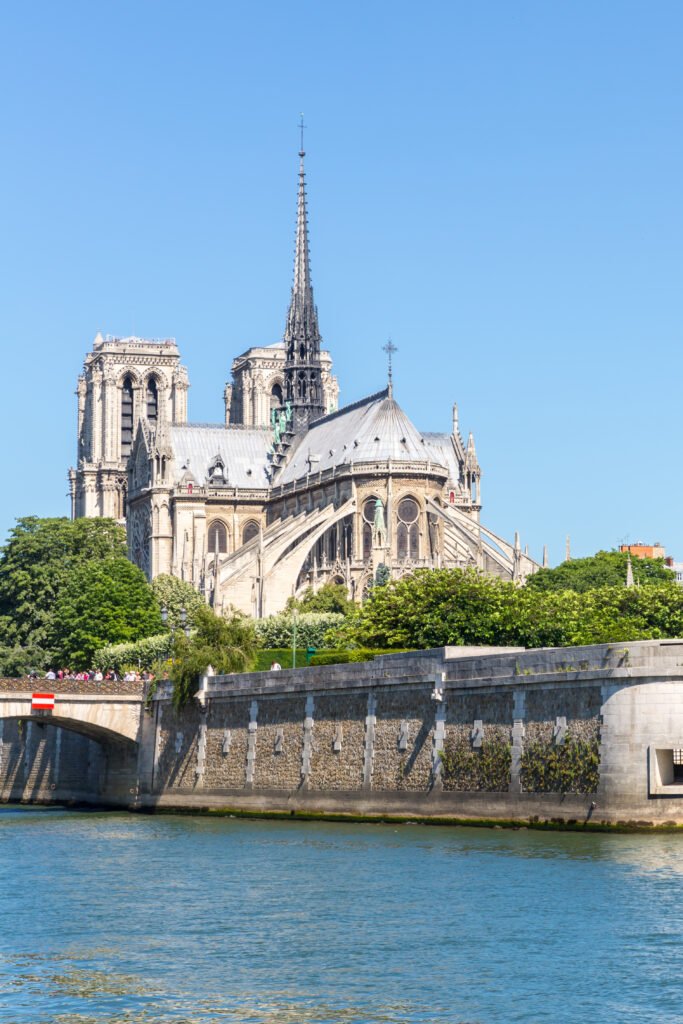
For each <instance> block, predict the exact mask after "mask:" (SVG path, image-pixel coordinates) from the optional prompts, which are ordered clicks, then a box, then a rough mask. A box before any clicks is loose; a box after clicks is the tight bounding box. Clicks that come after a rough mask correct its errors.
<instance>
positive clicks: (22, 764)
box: [0, 641, 683, 824]
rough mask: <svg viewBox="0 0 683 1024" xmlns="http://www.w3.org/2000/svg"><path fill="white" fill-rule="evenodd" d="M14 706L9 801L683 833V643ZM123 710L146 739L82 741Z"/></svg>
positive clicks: (441, 661)
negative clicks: (625, 825)
mask: <svg viewBox="0 0 683 1024" xmlns="http://www.w3.org/2000/svg"><path fill="white" fill-rule="evenodd" d="M16 685H17V684H16V683H15V684H14V687H15V690H16ZM15 696H16V694H15V693H13V692H12V690H11V688H10V687H6V689H5V694H4V696H3V695H0V707H4V709H5V710H4V714H5V716H6V717H5V718H4V719H2V720H0V725H1V727H2V744H1V746H0V798H2V799H5V800H6V799H45V798H51V799H57V798H58V796H59V794H63V793H66V792H68V793H70V794H71V798H73V799H83V798H84V797H85V798H89V799H91V800H92V802H105V801H109V802H110V803H118V804H119V805H121V804H123V805H126V806H132V807H135V808H151V809H153V808H156V807H159V808H169V809H174V808H176V809H189V810H201V809H205V808H215V809H220V810H230V809H234V810H247V811H256V812H260V811H276V812H283V813H291V812H293V813H297V812H313V813H335V814H364V815H393V814H395V815H401V816H404V817H406V816H408V817H423V818H426V817H430V816H431V817H447V818H458V819H477V818H480V819H481V818H485V819H496V818H498V819H500V818H507V819H514V820H530V819H538V818H540V819H554V820H557V821H564V822H567V821H578V822H585V821H588V820H591V821H593V822H613V821H619V820H629V821H633V820H635V821H639V822H644V823H661V822H667V821H674V822H680V823H682V824H683V641H681V642H678V641H647V642H642V643H636V644H629V645H626V646H623V645H600V646H596V647H586V648H581V649H577V650H543V651H518V650H512V651H509V650H508V651H506V650H495V649H493V650H491V649H489V650H486V649H477V650H467V649H457V648H455V649H454V648H443V649H439V650H435V651H423V652H416V653H413V654H405V655H394V656H390V657H381V658H377V659H376V660H375V661H374V662H372V663H368V664H349V665H336V666H335V665H333V666H317V667H312V668H306V669H298V670H292V671H281V672H274V673H273V672H257V673H251V674H245V675H234V676H225V677H214V678H211V679H206V680H203V681H202V685H201V687H200V690H199V691H198V693H197V696H196V697H195V698H194V699H193V701H192V702H191V704H190V705H189V706H188V707H187V708H185V709H184V710H183V711H182V712H181V713H177V712H176V711H175V710H174V709H173V705H172V700H171V697H172V694H171V688H170V685H168V684H164V683H161V684H159V686H158V689H157V691H156V693H155V694H154V696H153V699H152V700H151V702H150V706H149V707H148V708H147V710H145V711H144V712H143V711H141V708H142V697H141V698H140V700H139V702H138V703H137V704H136V705H135V707H136V708H137V711H135V708H134V707H133V704H131V703H130V697H128V698H124V697H122V698H121V701H125V700H126V699H127V700H128V701H129V705H126V706H125V707H124V706H123V705H122V709H119V711H117V712H116V715H114V710H115V709H116V708H117V707H118V704H119V703H120V702H118V701H117V698H116V695H112V694H109V695H106V696H105V695H103V696H102V698H101V701H95V702H94V703H93V702H90V701H88V700H87V698H85V697H80V698H78V700H77V699H76V697H73V698H70V697H69V696H68V695H67V694H64V696H63V697H62V698H61V702H60V700H59V699H58V706H57V707H56V709H55V712H56V713H55V718H54V719H53V720H52V721H47V720H45V721H41V720H39V719H34V718H33V716H30V717H27V718H26V719H25V720H23V721H22V718H21V716H22V715H23V714H24V712H23V711H21V712H19V711H17V709H19V708H25V707H26V706H27V702H26V700H25V699H24V700H23V703H22V702H21V701H20V700H19V699H18V698H17V700H15V699H14V697H15ZM19 696H21V694H20V695H19ZM79 701H80V703H79ZM3 702H4V703H3ZM107 702H109V704H108V706H109V708H110V709H111V710H112V717H111V719H110V721H111V723H112V724H113V725H116V728H118V729H119V730H120V731H121V732H122V733H125V729H126V728H128V725H129V720H130V721H131V722H132V721H133V719H135V721H137V722H138V726H137V729H138V731H137V733H136V734H135V735H136V736H137V739H136V740H133V739H131V738H130V737H129V738H128V739H126V738H125V735H122V736H121V737H119V738H117V736H116V735H115V734H114V733H110V735H109V736H108V737H106V738H103V736H102V735H99V737H97V736H93V735H90V736H88V735H78V731H79V730H81V731H85V732H86V733H87V730H88V729H90V728H91V724H90V723H91V722H93V721H95V717H96V716H95V711H96V707H95V705H99V704H100V703H101V704H106V703H107ZM28 707H29V708H30V702H28ZM12 709H14V710H12ZM57 712H61V713H62V714H64V715H65V717H68V716H69V715H71V716H73V715H76V714H80V715H82V716H83V721H82V722H80V723H79V722H76V721H75V720H74V721H72V722H70V723H68V722H67V723H65V724H66V725H67V728H58V727H57V724H56V723H57ZM124 712H125V714H124ZM136 715H137V718H136ZM117 716H118V717H117ZM20 722H22V724H20ZM100 733H102V730H101V729H100ZM98 738H99V742H95V740H96V739H98ZM53 785H54V786H56V787H57V788H56V789H55V790H53V789H52V788H51V787H52V786H53ZM50 794H54V796H50Z"/></svg>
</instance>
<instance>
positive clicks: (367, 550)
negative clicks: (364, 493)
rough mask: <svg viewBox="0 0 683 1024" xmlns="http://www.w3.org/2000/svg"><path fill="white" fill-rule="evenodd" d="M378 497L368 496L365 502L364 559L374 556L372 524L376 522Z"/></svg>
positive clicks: (368, 559) (367, 560)
mask: <svg viewBox="0 0 683 1024" xmlns="http://www.w3.org/2000/svg"><path fill="white" fill-rule="evenodd" d="M376 502H377V499H376V498H367V499H366V501H364V502H363V561H364V562H369V561H370V559H371V558H372V526H373V523H374V522H375V504H376Z"/></svg>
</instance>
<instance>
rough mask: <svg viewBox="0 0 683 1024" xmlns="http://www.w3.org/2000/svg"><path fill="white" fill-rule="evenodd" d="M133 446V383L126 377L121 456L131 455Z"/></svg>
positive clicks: (122, 388) (122, 403)
mask: <svg viewBox="0 0 683 1024" xmlns="http://www.w3.org/2000/svg"><path fill="white" fill-rule="evenodd" d="M132 444H133V381H132V380H131V378H130V377H125V378H124V381H123V385H122V387H121V456H122V457H123V458H124V459H125V458H126V457H127V456H128V455H130V449H131V446H132Z"/></svg>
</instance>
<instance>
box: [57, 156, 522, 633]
mask: <svg viewBox="0 0 683 1024" xmlns="http://www.w3.org/2000/svg"><path fill="white" fill-rule="evenodd" d="M304 157H305V153H304V151H303V145H302V148H301V151H300V153H299V160H300V163H299V182H298V201H297V226H296V249H295V258H294V282H293V285H292V292H291V299H290V304H289V310H288V313H287V320H286V323H285V329H284V335H283V339H282V341H278V342H276V343H275V344H273V345H269V346H266V347H263V348H251V349H249V350H248V351H247V352H244V353H243V354H242V355H240V356H238V357H237V358H236V359H235V360H234V361H233V364H232V373H231V377H232V379H231V381H230V382H229V383H227V384H226V385H225V390H224V393H223V397H224V403H225V417H224V422H223V423H215V424H207V423H188V420H187V391H188V387H189V379H188V373H187V370H186V368H185V367H184V366H182V365H181V361H180V353H179V351H178V347H177V345H176V343H175V341H174V340H173V339H161V340H151V339H144V338H133V337H131V338H115V337H110V336H107V337H102V335H98V336H97V337H96V338H95V341H94V344H93V348H92V351H91V352H90V353H89V354H88V355H87V357H86V359H85V364H84V367H83V373H82V374H81V376H80V377H79V379H78V386H77V396H78V459H77V466H76V468H75V469H71V470H70V472H69V484H70V494H71V514H72V516H73V517H78V516H110V517H112V518H113V519H117V520H118V521H119V522H121V523H125V525H126V530H127V536H128V547H129V554H130V558H131V559H132V561H133V562H135V564H136V565H138V566H139V567H140V568H141V569H142V570H143V571H144V572H145V573H146V574H147V576H148V578H149V579H152V578H154V577H155V576H157V575H159V574H160V573H171V574H173V575H175V576H179V577H180V578H181V579H184V580H187V581H189V582H190V583H191V584H192V585H193V586H194V587H196V588H197V589H198V590H199V591H200V592H201V593H202V594H203V595H204V597H205V599H206V601H207V602H208V603H209V604H210V605H211V606H212V607H214V608H215V609H216V610H217V611H221V610H225V609H227V608H229V607H231V606H232V607H234V608H237V609H239V610H240V611H242V612H245V613H247V614H250V615H253V616H256V617H262V616H264V615H270V614H273V613H276V612H279V611H281V610H282V609H283V607H284V605H285V603H286V601H287V599H288V598H289V597H290V596H292V595H297V594H300V593H301V592H302V591H303V590H305V589H306V588H308V587H312V588H313V589H314V590H315V589H317V588H318V587H320V586H321V585H323V584H324V583H327V582H333V583H341V584H343V585H344V586H345V587H346V588H347V590H348V593H349V595H350V597H352V598H353V599H354V600H356V601H362V600H363V598H364V596H365V595H366V594H367V591H368V586H369V585H370V583H371V582H372V581H373V579H374V578H375V575H376V574H377V571H378V569H379V567H380V566H383V567H385V568H384V569H383V570H382V572H383V573H384V574H385V575H386V574H387V573H388V574H389V575H390V576H392V577H400V576H402V575H404V574H405V573H409V572H411V571H413V570H414V569H415V568H418V567H431V568H437V567H454V566H475V567H477V568H479V569H480V570H481V571H483V572H487V573H494V574H496V575H499V576H501V577H503V578H506V579H513V580H519V581H522V580H523V579H524V578H525V577H526V576H528V575H529V574H530V573H533V572H534V571H535V570H536V569H537V568H538V566H537V564H536V563H535V562H534V561H533V560H532V559H531V558H530V557H529V555H528V553H527V552H526V551H522V549H521V547H520V544H519V539H518V537H517V536H516V537H515V541H514V543H512V544H511V543H508V542H507V541H505V540H503V539H502V538H500V537H497V536H496V535H495V534H493V533H492V532H491V531H490V530H487V529H486V528H485V527H484V526H483V525H482V523H481V520H480V511H481V470H480V467H479V462H478V460H477V453H476V449H475V445H474V438H473V436H472V434H471V433H470V434H469V436H468V439H467V442H465V441H464V440H463V437H462V435H461V433H460V428H459V424H458V412H457V406H455V405H454V406H453V414H452V423H451V430H450V433H443V434H439V433H428V432H425V431H421V430H419V429H418V428H417V427H416V426H415V425H414V424H413V423H412V422H411V420H410V419H409V418H408V416H407V415H406V413H405V412H404V411H403V410H402V409H401V407H400V405H399V404H398V403H397V401H396V399H395V398H394V395H393V386H392V376H391V353H392V351H394V349H393V346H392V345H391V343H389V345H388V346H387V351H388V356H389V377H388V384H387V386H386V387H385V388H383V389H382V390H381V391H377V392H376V393H375V394H372V395H368V396H367V397H366V398H363V399H361V400H360V401H358V402H354V403H353V404H351V405H347V406H342V407H341V408H340V407H339V403H338V395H339V387H338V383H337V379H336V377H335V376H334V375H333V373H332V358H331V355H330V353H329V352H328V351H326V350H325V349H324V348H323V347H322V338H321V335H320V328H319V325H318V310H317V307H316V305H315V302H314V299H313V286H312V282H311V272H310V264H309V239H308V211H307V203H306V178H305V171H304Z"/></svg>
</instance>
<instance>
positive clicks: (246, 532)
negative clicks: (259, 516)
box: [242, 519, 259, 544]
mask: <svg viewBox="0 0 683 1024" xmlns="http://www.w3.org/2000/svg"><path fill="white" fill-rule="evenodd" d="M258 532H259V525H258V523H255V522H254V520H253V519H252V520H251V521H250V522H248V523H247V525H246V526H245V527H244V529H243V530H242V543H243V544H248V543H249V541H250V540H252V539H253V538H254V537H257V536H258Z"/></svg>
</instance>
